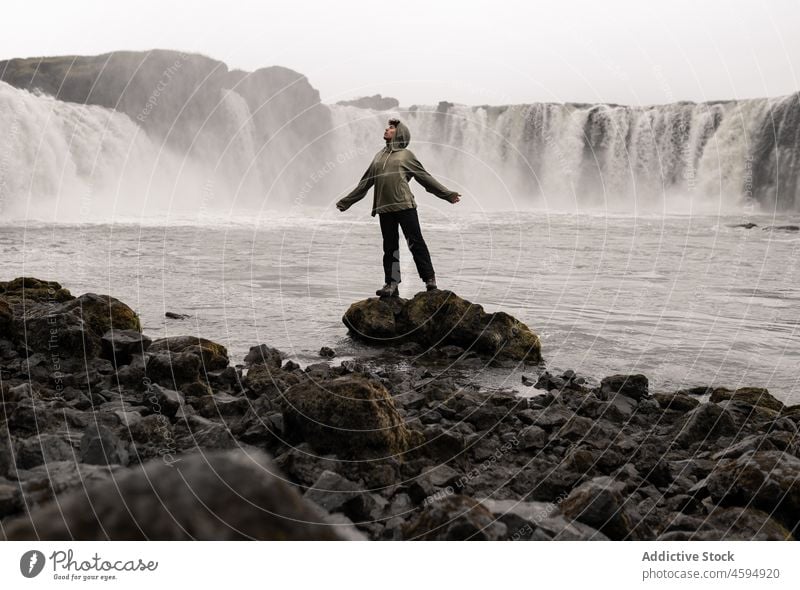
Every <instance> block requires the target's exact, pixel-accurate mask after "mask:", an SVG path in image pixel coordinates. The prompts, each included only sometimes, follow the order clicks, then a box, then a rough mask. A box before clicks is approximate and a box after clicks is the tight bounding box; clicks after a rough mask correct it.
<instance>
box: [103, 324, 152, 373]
mask: <svg viewBox="0 0 800 590" xmlns="http://www.w3.org/2000/svg"><path fill="white" fill-rule="evenodd" d="M151 342H152V340H151V339H150V338H149V337H148V336H145V335H144V334H142V333H141V332H139V331H137V330H109V331H108V332H106V333H105V334H103V337H102V338H101V339H100V346H101V351H100V356H101V357H102V358H104V359H107V360H109V361H112V362H114V363H116V364H117V365H118V366H121V365H127V364H129V363H130V362H131V360H133V356H134V355H136V354H141V355H143V354H144V353H145V352H146V351H147V349H148V347H149V346H150V343H151Z"/></svg>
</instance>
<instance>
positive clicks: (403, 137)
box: [383, 119, 411, 151]
mask: <svg viewBox="0 0 800 590" xmlns="http://www.w3.org/2000/svg"><path fill="white" fill-rule="evenodd" d="M383 139H385V140H386V146H387V147H388V148H389V149H390V150H392V151H394V150H401V149H404V148H406V147H408V144H409V142H410V141H411V131H409V129H408V127H406V124H405V123H403V122H402V121H400V119H389V124H388V125H387V126H386V129H384V131H383Z"/></svg>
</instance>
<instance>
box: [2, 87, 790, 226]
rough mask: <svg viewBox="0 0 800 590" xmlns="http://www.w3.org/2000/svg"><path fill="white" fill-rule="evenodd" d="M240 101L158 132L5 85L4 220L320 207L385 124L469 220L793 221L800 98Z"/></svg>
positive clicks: (222, 100)
mask: <svg viewBox="0 0 800 590" xmlns="http://www.w3.org/2000/svg"><path fill="white" fill-rule="evenodd" d="M239 88H240V86H239V85H233V87H225V86H217V87H215V88H213V89H209V90H207V91H206V95H205V97H204V99H203V101H202V102H201V105H202V107H197V108H196V109H195V111H193V114H192V118H186V119H176V120H177V121H178V122H177V123H174V122H171V121H170V120H165V121H164V122H163V123H162V122H161V121H158V125H155V124H153V122H150V121H148V122H147V123H148V124H142V122H141V121H137V119H136V117H135V116H131V115H130V114H125V113H124V112H121V111H120V110H115V109H112V108H107V107H105V106H99V105H88V104H80V103H73V102H67V101H62V100H58V99H55V98H53V97H51V96H47V95H44V94H42V93H40V92H36V91H31V90H25V89H21V88H17V87H14V86H11V85H9V84H6V83H5V82H0V215H2V217H3V218H4V219H9V218H21V217H39V218H46V219H57V220H72V219H77V220H81V219H87V218H99V219H101V220H102V219H107V218H109V217H110V216H114V215H134V216H135V215H141V214H152V215H163V214H164V213H165V212H166V213H172V212H180V211H186V212H190V213H192V212H195V213H196V212H198V211H199V212H203V211H208V212H211V213H212V214H214V215H217V214H218V213H219V212H228V211H235V210H237V209H242V210H244V209H247V208H262V207H272V208H274V209H286V207H287V206H291V205H293V204H297V205H300V204H311V205H318V206H324V207H332V206H333V203H334V201H335V200H336V199H337V198H339V197H341V196H342V195H343V194H345V193H347V192H348V191H350V190H352V188H353V187H354V186H355V184H356V182H357V181H358V179H359V178H360V177H361V174H362V173H363V171H364V170H365V169H366V166H367V165H368V164H369V162H370V161H371V158H372V156H373V155H374V154H375V153H376V152H377V151H378V150H380V149H381V148H382V147H383V140H382V134H383V129H384V126H385V125H386V121H387V119H388V118H389V117H390V116H393V115H398V116H400V117H402V118H403V119H404V120H405V121H406V123H407V124H408V126H409V128H410V129H411V134H412V139H411V145H410V146H409V148H410V149H412V150H413V151H414V152H415V154H416V155H417V156H418V157H419V158H420V160H421V161H422V163H423V165H424V166H425V167H426V168H427V169H428V170H429V172H431V173H432V174H433V175H434V176H435V177H436V178H438V179H439V180H440V181H441V182H442V183H443V184H444V185H446V186H448V187H449V188H452V189H454V190H458V191H459V192H460V193H462V195H464V196H465V198H464V199H463V205H464V207H465V208H474V209H478V210H481V209H482V210H490V209H521V208H528V207H537V208H538V207H546V208H548V209H553V210H567V211H570V210H592V209H600V210H611V211H619V212H630V213H636V212H638V211H648V212H713V213H716V212H734V211H739V210H741V209H742V208H746V207H758V208H759V209H760V210H761V211H767V212H770V211H773V210H781V211H796V210H798V209H800V147H798V146H800V94H794V95H790V96H785V97H778V98H765V99H752V100H741V101H720V102H707V103H698V104H695V103H685V102H681V103H674V104H666V105H656V106H641V107H638V106H637V107H634V106H620V105H610V104H609V105H606V104H571V103H567V104H553V103H534V104H518V105H506V106H489V105H483V106H465V105H454V104H452V103H446V102H442V103H440V104H439V105H436V106H412V107H410V108H408V109H402V108H399V109H396V110H394V111H391V112H389V111H374V110H370V109H363V108H358V107H354V106H344V105H321V104H319V103H318V102H317V103H316V104H315V103H313V100H311V99H309V101H310V102H309V103H308V105H305V106H304V105H300V106H295V105H293V103H292V100H290V99H288V98H287V99H286V100H284V101H283V102H282V103H278V102H277V101H276V99H273V98H266V97H265V98H263V99H261V98H260V96H261V95H260V94H259V92H260V90H259V89H258V88H256V89H255V90H254V89H253V88H247V87H246V86H244V85H241V88H242V89H243V90H242V91H243V92H247V94H246V95H245V96H243V95H242V94H241V93H240V92H239ZM309 88H310V87H309ZM311 98H312V99H313V97H311ZM129 112H130V111H129ZM175 125H178V126H182V127H181V128H179V129H177V130H176V129H173V127H174V126H175ZM174 136H179V137H180V141H179V142H177V141H170V138H171V137H174ZM415 191H416V192H417V194H418V195H420V198H421V199H422V198H428V197H429V196H424V197H423V195H425V193H424V191H423V190H422V189H421V188H419V187H417V188H415Z"/></svg>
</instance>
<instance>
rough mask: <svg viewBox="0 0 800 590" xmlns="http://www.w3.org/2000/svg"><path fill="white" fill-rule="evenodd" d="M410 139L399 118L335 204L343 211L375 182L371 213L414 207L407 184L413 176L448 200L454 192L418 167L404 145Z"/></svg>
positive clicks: (417, 161)
mask: <svg viewBox="0 0 800 590" xmlns="http://www.w3.org/2000/svg"><path fill="white" fill-rule="evenodd" d="M410 141H411V131H409V129H408V127H407V126H406V125H405V123H403V122H402V121H400V122H399V123H398V124H397V125H396V127H395V134H394V139H393V140H391V141H389V142H387V143H386V147H385V148H383V149H382V150H380V151H379V152H378V153H377V154H375V157H374V158H373V159H372V162H371V163H370V165H369V167H368V168H367V171H366V172H364V176H362V177H361V181H360V182H359V183H358V186H356V188H354V189H353V190H352V191H351V192H350V194H348V195H346V196H344V197H342V198H341V199H339V201H337V203H336V207H337V208H339V209H340V210H341V211H346V210H347V209H349V208H350V206H351V205H353V203H356V202H358V201H360V200H361V199H363V198H364V197H365V196H366V194H367V192H368V191H369V189H370V187H372V185H373V184H374V185H375V196H374V198H373V201H372V216H373V217H374V216H375V214H376V213H388V212H390V211H402V210H403V209H416V207H417V203H416V202H415V201H414V195H413V193H412V192H411V188H409V186H408V181H409V180H411V178H412V177H413V178H415V179H416V180H417V182H419V183H420V184H421V185H422V186H423V187H424V188H425V190H426V191H428V192H429V193H432V194H434V195H436V196H437V197H439V198H440V199H444V200H445V201H450V200H451V199H452V197H453V196H455V195H457V194H458V192H456V191H451V190H448V189H447V188H445V187H444V186H442V184H441V183H439V181H437V180H436V179H435V178H434V177H433V176H431V175H430V174H429V173H428V171H427V170H425V168H423V167H422V164H420V162H419V160H417V157H416V156H415V155H414V152H412V151H411V150H409V149H407V148H408V144H409V142H410Z"/></svg>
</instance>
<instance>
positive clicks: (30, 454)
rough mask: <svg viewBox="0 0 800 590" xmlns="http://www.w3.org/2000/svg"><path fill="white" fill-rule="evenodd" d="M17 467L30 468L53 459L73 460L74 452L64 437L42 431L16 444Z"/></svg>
mask: <svg viewBox="0 0 800 590" xmlns="http://www.w3.org/2000/svg"><path fill="white" fill-rule="evenodd" d="M16 459H17V467H18V468H20V469H32V468H33V467H36V466H38V465H44V464H46V463H50V462H53V461H75V460H76V453H75V451H74V449H73V448H72V445H71V444H70V443H69V441H68V440H66V437H63V436H59V435H56V434H47V433H42V434H40V435H39V436H36V437H31V438H27V439H23V440H21V441H20V442H19V444H18V445H17V452H16Z"/></svg>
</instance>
